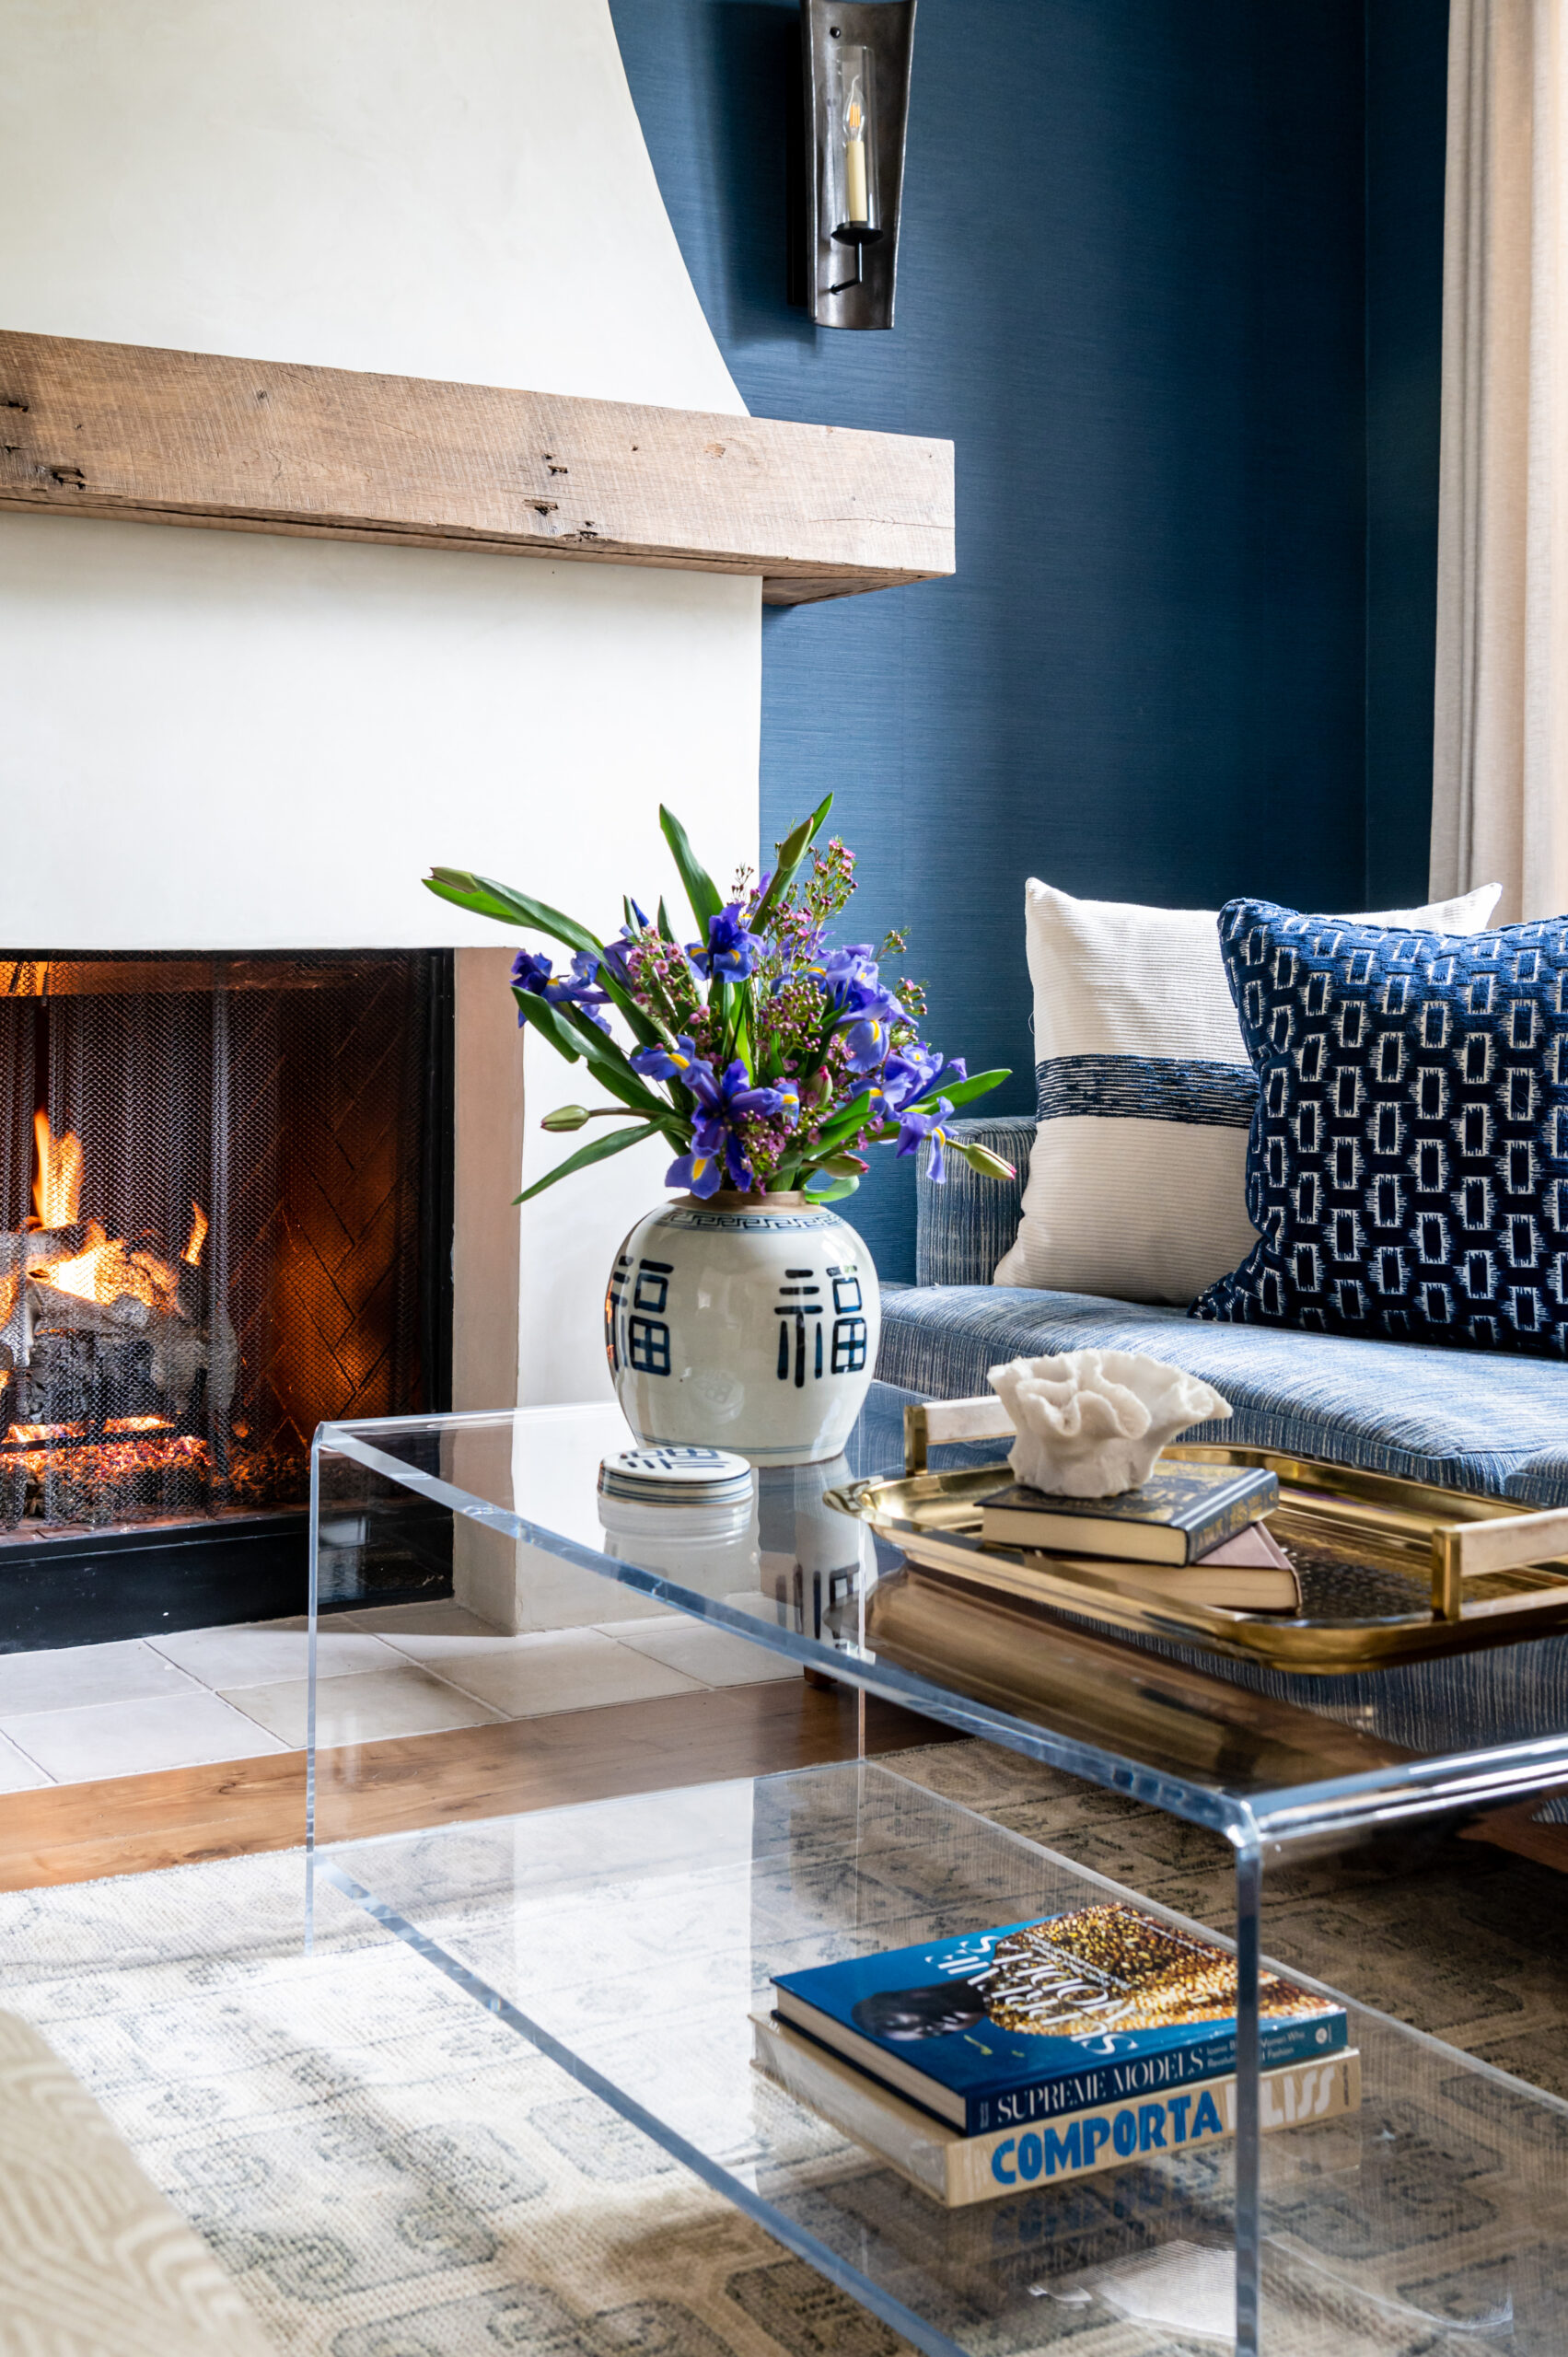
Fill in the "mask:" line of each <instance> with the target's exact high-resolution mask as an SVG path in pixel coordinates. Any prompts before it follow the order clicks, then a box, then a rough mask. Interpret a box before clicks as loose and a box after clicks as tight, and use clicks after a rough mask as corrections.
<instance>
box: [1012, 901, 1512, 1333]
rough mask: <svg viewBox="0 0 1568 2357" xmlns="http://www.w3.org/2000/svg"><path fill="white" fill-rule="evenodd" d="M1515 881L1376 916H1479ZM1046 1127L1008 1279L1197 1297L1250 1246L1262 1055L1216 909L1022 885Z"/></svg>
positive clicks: (1129, 1296) (1422, 920) (1396, 921)
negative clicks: (1234, 981)
mask: <svg viewBox="0 0 1568 2357" xmlns="http://www.w3.org/2000/svg"><path fill="white" fill-rule="evenodd" d="M1501 891H1502V887H1501V885H1497V884H1483V885H1481V887H1480V888H1479V889H1477V890H1476V891H1474V892H1467V893H1465V894H1463V895H1461V896H1460V897H1459V898H1458V899H1457V900H1439V901H1436V902H1434V905H1433V906H1432V907H1430V908H1424V909H1394V910H1388V911H1383V912H1382V913H1380V914H1378V915H1374V916H1367V917H1363V918H1360V919H1359V920H1357V922H1359V923H1364V924H1381V925H1401V926H1410V927H1415V928H1419V929H1421V930H1423V931H1427V932H1433V933H1479V932H1481V930H1482V928H1483V927H1484V925H1485V923H1486V921H1487V919H1488V918H1489V917H1490V915H1491V914H1492V911H1493V909H1494V908H1495V906H1496V905H1497V900H1498V898H1499V895H1500V893H1501ZM1025 913H1026V924H1027V931H1028V958H1029V979H1030V981H1032V982H1033V984H1034V1041H1035V1057H1036V1063H1035V1081H1036V1086H1037V1090H1038V1119H1039V1124H1040V1126H1039V1128H1038V1129H1037V1131H1036V1132H1035V1143H1034V1147H1033V1151H1032V1153H1031V1155H1030V1157H1029V1179H1028V1187H1027V1188H1026V1190H1025V1191H1024V1208H1023V1218H1022V1220H1021V1221H1020V1223H1019V1226H1018V1234H1017V1240H1016V1243H1015V1244H1014V1246H1013V1248H1012V1250H1011V1251H1010V1252H1009V1253H1008V1254H1007V1255H1006V1257H1005V1260H1003V1262H1002V1264H1001V1266H1000V1267H999V1268H998V1270H997V1271H996V1283H998V1284H999V1285H1039V1286H1043V1287H1047V1288H1049V1289H1050V1290H1051V1291H1052V1292H1058V1293H1088V1294H1109V1295H1111V1296H1113V1297H1114V1298H1115V1299H1117V1300H1121V1301H1173V1302H1189V1301H1191V1299H1192V1297H1193V1295H1195V1294H1200V1293H1202V1290H1203V1288H1204V1286H1205V1285H1210V1284H1213V1283H1214V1281H1215V1279H1216V1278H1218V1277H1223V1276H1225V1275H1226V1274H1228V1272H1229V1271H1231V1270H1232V1269H1234V1268H1236V1267H1237V1264H1238V1263H1239V1262H1240V1261H1242V1260H1245V1259H1246V1257H1247V1255H1248V1253H1249V1252H1250V1251H1251V1249H1252V1248H1253V1246H1254V1245H1255V1244H1256V1243H1257V1241H1258V1238H1257V1236H1256V1234H1255V1233H1254V1231H1253V1227H1252V1224H1251V1222H1250V1221H1249V1218H1248V1216H1247V1206H1246V1201H1245V1181H1246V1167H1247V1132H1248V1129H1249V1125H1250V1122H1251V1119H1252V1108H1253V1106H1254V1104H1255V1103H1256V1101H1257V1082H1256V1079H1255V1078H1254V1075H1253V1071H1252V1065H1251V1060H1250V1059H1249V1055H1248V1053H1247V1050H1246V1048H1245V1047H1244V1046H1243V1044H1242V1039H1241V1028H1240V1025H1239V1024H1238V1023H1237V1017H1236V1009H1235V1007H1234V1006H1233V1005H1232V1004H1231V996H1230V988H1229V985H1228V983H1227V982H1226V981H1225V961H1224V959H1223V958H1221V956H1220V943H1219V916H1218V911H1213V910H1204V909H1149V908H1141V907H1139V906H1137V905H1136V904H1134V903H1132V902H1122V901H1119V900H1074V899H1073V898H1072V897H1071V895H1070V894H1068V893H1066V892H1058V891H1055V890H1053V889H1052V888H1051V886H1050V885H1049V884H1040V883H1038V882H1036V881H1035V880H1034V878H1033V877H1031V878H1030V880H1029V882H1028V886H1027V887H1026V889H1025Z"/></svg>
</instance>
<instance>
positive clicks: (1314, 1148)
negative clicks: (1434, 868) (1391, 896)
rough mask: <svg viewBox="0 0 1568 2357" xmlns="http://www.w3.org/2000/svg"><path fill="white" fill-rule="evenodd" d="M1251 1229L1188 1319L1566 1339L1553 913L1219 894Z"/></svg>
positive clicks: (1557, 945)
mask: <svg viewBox="0 0 1568 2357" xmlns="http://www.w3.org/2000/svg"><path fill="white" fill-rule="evenodd" d="M1220 946H1221V949H1222V951H1223V953H1224V956H1225V970H1226V972H1227V974H1228V976H1229V979H1230V988H1231V994H1232V996H1233V997H1234V998H1235V1000H1236V1005H1237V1014H1238V1015H1239V1016H1240V1018H1241V1029H1242V1036H1243V1038H1244V1039H1246V1042H1247V1047H1248V1051H1249V1054H1250V1055H1251V1057H1252V1061H1253V1063H1254V1065H1255V1067H1256V1069H1257V1073H1258V1083H1259V1097H1258V1109H1257V1111H1256V1112H1255V1113H1254V1114H1253V1117H1252V1128H1251V1133H1250V1137H1249V1144H1248V1153H1247V1209H1248V1213H1249V1217H1250V1219H1251V1221H1252V1225H1254V1227H1256V1228H1257V1230H1258V1232H1259V1235H1260V1237H1261V1241H1260V1243H1259V1244H1258V1245H1257V1246H1256V1247H1255V1248H1254V1249H1253V1250H1252V1251H1251V1252H1250V1253H1249V1255H1248V1257H1247V1259H1246V1260H1244V1261H1243V1262H1242V1263H1241V1266H1240V1267H1239V1268H1238V1269H1237V1270H1235V1271H1233V1272H1232V1273H1231V1274H1230V1275H1229V1276H1228V1277H1222V1278H1221V1279H1220V1280H1219V1282H1218V1283H1216V1284H1212V1285H1210V1286H1209V1288H1208V1290H1207V1291H1206V1292H1204V1293H1202V1294H1200V1295H1199V1296H1198V1298H1197V1300H1196V1301H1195V1302H1194V1303H1193V1304H1192V1306H1191V1312H1190V1313H1189V1314H1190V1315H1191V1316H1192V1317H1194V1318H1209V1319H1212V1320H1217V1321H1220V1322H1223V1323H1226V1324H1230V1325H1248V1326H1252V1325H1257V1326H1302V1327H1307V1328H1308V1329H1312V1330H1314V1331H1316V1332H1318V1333H1323V1334H1368V1335H1377V1336H1381V1337H1383V1338H1384V1339H1386V1340H1391V1341H1392V1340H1397V1341H1422V1342H1454V1343H1461V1344H1465V1345H1468V1346H1469V1347H1471V1348H1476V1347H1479V1348H1482V1349H1490V1350H1503V1351H1539V1352H1546V1353H1553V1354H1555V1355H1556V1356H1558V1357H1563V1356H1568V918H1565V917H1554V918H1551V919H1550V920H1548V921H1547V922H1545V923H1538V924H1516V925H1507V926H1504V928H1503V929H1501V930H1500V931H1498V932H1495V933H1474V934H1468V935H1457V934H1440V933H1395V932H1388V931H1384V930H1383V929H1381V928H1380V927H1377V926H1375V925H1358V924H1347V923H1345V922H1344V921H1343V919H1336V918H1331V917H1313V916H1298V915H1297V914H1296V913H1295V911H1294V910H1292V909H1282V908H1276V907H1275V906H1274V905H1273V903H1272V901H1268V900H1232V901H1231V902H1230V903H1229V904H1228V906H1227V907H1225V909H1223V910H1222V911H1220Z"/></svg>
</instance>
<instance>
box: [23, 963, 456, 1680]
mask: <svg viewBox="0 0 1568 2357" xmlns="http://www.w3.org/2000/svg"><path fill="white" fill-rule="evenodd" d="M451 1005H452V979H451V958H450V954H449V953H447V952H439V951H421V950H394V951H365V952H360V951H333V952H322V953H319V954H310V953H291V954H286V955H261V954H255V953H245V954H238V953H237V954H232V955H214V954H212V953H180V954H157V953H136V954H132V955H125V956H104V955H99V954H90V955H89V954H82V955H75V956H73V955H38V954H34V955H29V956H17V955H8V956H5V957H0V1434H3V1437H0V1648H7V1647H8V1648H17V1647H27V1646H36V1645H42V1644H62V1643H92V1642H96V1641H100V1640H102V1639H105V1638H109V1637H124V1636H129V1635H137V1634H147V1633H152V1632H156V1631H159V1630H167V1629H170V1628H179V1627H181V1626H186V1627H190V1626H195V1625H201V1624H203V1623H204V1622H208V1621H219V1620H249V1619H254V1618H265V1617H271V1616H273V1615H274V1614H280V1613H289V1612H295V1611H297V1610H299V1609H300V1608H302V1606H303V1602H304V1593H305V1589H304V1582H305V1512H306V1507H307V1504H308V1483H309V1447H310V1437H311V1434H312V1433H313V1431H314V1429H315V1427H316V1425H317V1424H318V1423H319V1422H324V1421H328V1420H331V1419H337V1418H344V1417H355V1418H359V1417H366V1416H381V1415H398V1414H404V1413H409V1412H412V1411H418V1410H420V1409H421V1408H432V1409H435V1408H440V1407H444V1406H446V1405H447V1404H448V1397H449V1383H450V1372H449V1370H450V1323H451V1320H450V1283H451V1276H450V1264H451V1227H452V1211H451V1145H452V1109H451V1093H452V1077H451V1074H452V1052H451ZM351 1536H352V1535H351ZM360 1536H361V1537H363V1534H361V1535H360ZM366 1543H367V1542H366ZM361 1568H362V1577H361V1582H360V1585H365V1578H364V1573H365V1570H366V1567H365V1566H362V1567H361ZM369 1585H371V1586H373V1587H377V1588H378V1589H380V1590H382V1591H384V1592H385V1594H386V1595H387V1596H389V1598H390V1597H395V1596H412V1595H429V1594H432V1593H441V1592H444V1591H445V1589H446V1588H447V1585H449V1580H448V1576H447V1568H446V1566H444V1564H443V1562H442V1560H441V1556H440V1551H439V1547H436V1550H435V1551H434V1552H431V1551H430V1550H424V1551H421V1550H419V1549H418V1548H417V1547H416V1548H414V1549H412V1550H411V1549H410V1547H409V1546H408V1544H407V1543H406V1540H403V1541H401V1542H400V1545H399V1547H398V1548H397V1549H396V1550H393V1551H392V1553H391V1554H390V1555H389V1559H388V1560H387V1561H385V1562H377V1563H376V1564H374V1565H373V1566H370V1567H369Z"/></svg>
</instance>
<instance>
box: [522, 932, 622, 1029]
mask: <svg viewBox="0 0 1568 2357" xmlns="http://www.w3.org/2000/svg"><path fill="white" fill-rule="evenodd" d="M598 969H599V960H598V957H597V956H596V955H595V953H594V952H593V951H592V950H591V949H579V950H578V952H577V954H576V956H575V958H573V960H572V970H571V972H570V973H569V974H563V975H561V976H560V977H559V978H557V977H556V976H555V975H554V974H553V973H552V970H551V964H550V960H549V958H544V957H540V955H539V954H538V953H537V952H535V951H534V950H531V949H521V950H519V951H518V953H517V957H516V958H514V959H513V960H512V987H513V988H514V990H519V991H523V992H526V993H528V995H529V996H530V997H533V998H542V999H543V1000H544V1001H545V1002H546V1004H549V1005H551V1006H580V1007H581V1008H582V1010H583V1013H584V1014H585V1015H586V1016H587V1018H588V1020H589V1022H590V1023H597V1024H598V1028H599V1029H600V1030H601V1031H608V1030H609V1028H610V1025H609V1023H608V1022H607V1021H606V1019H605V1017H604V1016H602V1015H601V1014H600V1013H599V1012H598V1010H599V1008H600V1007H601V1006H603V1005H605V1004H607V1002H608V1000H609V997H610V993H609V992H608V991H602V990H600V989H599V987H598ZM517 1021H518V1022H519V1023H526V1022H527V1021H528V1010H527V1008H526V1007H521V1006H519V1007H518V1009H517Z"/></svg>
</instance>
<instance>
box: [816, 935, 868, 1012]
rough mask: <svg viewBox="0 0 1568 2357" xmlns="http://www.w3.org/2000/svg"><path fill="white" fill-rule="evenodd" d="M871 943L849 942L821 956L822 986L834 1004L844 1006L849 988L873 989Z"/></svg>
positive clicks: (850, 989)
mask: <svg viewBox="0 0 1568 2357" xmlns="http://www.w3.org/2000/svg"><path fill="white" fill-rule="evenodd" d="M819 971H820V973H821V977H822V985H823V988H824V989H825V990H826V992H827V993H828V996H829V997H830V999H831V1000H832V1001H833V1004H835V1005H836V1006H844V1005H847V1004H849V993H851V992H852V991H854V990H864V991H874V990H875V989H876V988H877V960H876V958H874V957H873V956H872V954H871V944H870V942H869V941H850V942H846V943H845V944H844V946H843V947H842V949H830V950H829V952H828V954H827V956H826V957H825V958H823V960H822V963H821V966H820V968H819Z"/></svg>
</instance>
